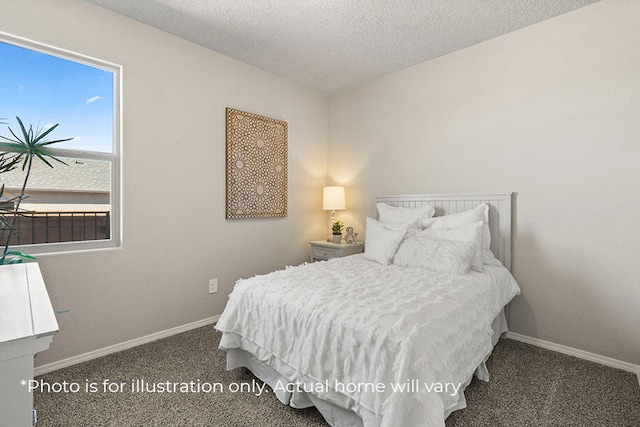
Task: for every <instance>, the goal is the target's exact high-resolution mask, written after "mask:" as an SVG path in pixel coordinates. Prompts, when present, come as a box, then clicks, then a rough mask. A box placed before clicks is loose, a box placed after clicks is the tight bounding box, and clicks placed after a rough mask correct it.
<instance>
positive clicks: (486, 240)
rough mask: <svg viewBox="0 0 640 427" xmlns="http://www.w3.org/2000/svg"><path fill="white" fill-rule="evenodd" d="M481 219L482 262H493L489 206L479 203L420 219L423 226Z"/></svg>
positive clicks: (450, 226) (461, 224)
mask: <svg viewBox="0 0 640 427" xmlns="http://www.w3.org/2000/svg"><path fill="white" fill-rule="evenodd" d="M478 221H482V223H483V225H482V227H483V234H482V262H483V263H484V264H495V263H496V262H497V260H496V258H495V257H494V256H493V252H491V249H490V246H491V231H490V230H489V206H488V205H487V204H486V203H481V204H479V205H478V206H476V207H475V208H473V209H470V210H468V211H464V212H459V213H455V214H451V215H445V216H439V217H435V218H426V219H423V220H422V227H423V228H455V227H462V226H465V225H470V224H473V223H475V222H478Z"/></svg>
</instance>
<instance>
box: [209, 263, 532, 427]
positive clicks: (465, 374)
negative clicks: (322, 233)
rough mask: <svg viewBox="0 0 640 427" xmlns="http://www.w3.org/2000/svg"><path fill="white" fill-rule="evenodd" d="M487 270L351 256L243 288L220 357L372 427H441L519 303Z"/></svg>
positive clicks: (228, 313)
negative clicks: (495, 324) (505, 314)
mask: <svg viewBox="0 0 640 427" xmlns="http://www.w3.org/2000/svg"><path fill="white" fill-rule="evenodd" d="M486 269H487V272H486V273H478V272H470V273H468V274H466V275H447V274H441V273H435V272H430V271H428V270H424V269H419V268H406V267H398V266H395V265H389V266H382V265H380V264H377V263H374V262H371V261H367V260H365V259H364V258H363V257H362V255H354V256H350V257H345V258H336V259H332V260H330V261H325V262H318V263H313V264H305V265H301V266H296V267H288V268H286V269H285V270H281V271H277V272H274V273H270V274H266V275H262V276H256V277H253V278H250V279H246V280H240V281H238V282H237V283H236V286H235V288H234V290H233V292H232V293H231V295H230V297H229V302H228V304H227V307H226V308H225V310H224V313H223V314H222V317H221V318H220V320H219V321H218V323H217V326H216V328H217V329H218V330H220V331H222V332H223V333H225V334H223V340H222V342H221V345H220V346H221V348H223V349H230V348H240V349H242V350H245V351H248V352H250V353H252V354H253V355H255V356H256V357H257V358H258V359H259V360H261V361H263V362H265V363H266V364H268V365H269V366H271V367H272V368H273V369H275V370H276V371H278V372H280V373H281V374H282V375H283V376H284V377H286V378H287V379H288V380H289V381H290V382H291V383H292V384H296V383H299V384H300V385H298V387H300V388H303V387H304V391H306V392H310V393H311V394H313V395H315V396H317V397H319V398H321V399H324V400H327V401H329V402H331V403H334V404H337V405H338V406H341V407H344V408H348V409H351V410H353V411H354V412H355V413H357V414H358V415H359V416H360V417H362V418H363V420H364V422H365V426H368V425H380V426H400V425H401V426H443V425H444V415H443V414H444V413H445V411H447V410H448V409H451V408H453V407H454V406H455V405H456V403H457V402H458V396H457V395H455V390H454V388H453V387H454V386H459V384H461V383H464V382H465V381H466V380H467V379H468V378H469V377H470V376H471V375H472V373H473V372H474V370H475V368H476V367H477V366H479V365H480V364H481V363H482V362H483V361H484V359H485V357H486V356H487V355H488V354H489V353H490V352H491V350H492V346H491V335H492V330H491V327H490V326H491V321H492V320H493V319H494V317H496V315H497V314H498V313H499V311H500V310H501V309H502V307H503V306H504V305H506V304H507V303H508V302H509V301H510V300H511V299H512V298H513V297H514V296H515V295H517V294H519V292H520V290H519V288H518V286H517V284H516V282H515V280H514V279H513V277H512V276H511V274H510V273H509V272H508V271H507V270H506V269H505V268H504V267H501V266H486ZM438 384H441V385H442V386H445V385H446V384H452V385H451V386H449V388H448V389H447V390H444V389H443V390H437V389H438ZM341 385H342V386H341ZM403 385H404V391H399V390H398V388H400V387H402V386H403ZM416 386H417V387H416ZM429 387H435V389H436V390H434V389H432V390H431V391H428V390H427V389H428V388H429ZM373 388H375V390H373ZM394 389H396V390H395V391H394ZM371 414H373V419H371V418H372V417H371Z"/></svg>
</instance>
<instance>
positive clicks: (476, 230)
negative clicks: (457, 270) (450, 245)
mask: <svg viewBox="0 0 640 427" xmlns="http://www.w3.org/2000/svg"><path fill="white" fill-rule="evenodd" d="M482 233H483V222H482V221H477V222H474V223H473V224H469V225H464V226H462V227H456V228H427V229H426V230H423V231H421V232H419V233H418V234H417V236H418V237H422V236H425V237H429V238H431V239H440V240H452V241H455V242H463V243H469V244H470V245H472V246H473V257H472V259H471V268H473V269H474V270H477V271H482V272H484V265H483V264H484V263H483V259H482Z"/></svg>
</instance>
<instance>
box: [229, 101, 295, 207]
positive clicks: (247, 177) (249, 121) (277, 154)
mask: <svg viewBox="0 0 640 427" xmlns="http://www.w3.org/2000/svg"><path fill="white" fill-rule="evenodd" d="M226 123H227V154H226V156H227V162H226V163H227V165H226V168H227V213H226V217H227V219H243V218H273V217H286V216H287V122H283V121H281V120H276V119H271V118H269V117H264V116H259V115H257V114H252V113H247V112H244V111H240V110H235V109H233V108H227V110H226Z"/></svg>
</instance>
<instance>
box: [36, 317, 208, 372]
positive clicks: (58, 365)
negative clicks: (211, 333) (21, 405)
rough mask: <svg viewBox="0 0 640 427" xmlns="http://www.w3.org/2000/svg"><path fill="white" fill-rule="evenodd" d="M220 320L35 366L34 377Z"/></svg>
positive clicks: (155, 334)
mask: <svg viewBox="0 0 640 427" xmlns="http://www.w3.org/2000/svg"><path fill="white" fill-rule="evenodd" d="M219 319H220V315H217V316H213V317H209V318H206V319H202V320H198V321H196V322H192V323H187V324H186V325H181V326H176V327H175V328H171V329H166V330H164V331H160V332H155V333H153V334H150V335H145V336H143V337H140V338H134V339H132V340H129V341H125V342H122V343H119V344H114V345H110V346H109V347H104V348H100V349H98V350H93V351H90V352H88V353H83V354H79V355H77V356H73V357H69V358H68V359H63V360H59V361H57V362H53V363H48V364H46V365H41V366H36V367H35V369H34V375H36V376H37V375H42V374H46V373H47V372H52V371H56V370H58V369H62V368H66V367H68V366H72V365H75V364H78V363H82V362H86V361H88V360H92V359H96V358H98V357H102V356H106V355H108V354H111V353H116V352H118V351H122V350H127V349H129V348H133V347H137V346H139V345H142V344H147V343H150V342H152V341H157V340H159V339H162V338H166V337H170V336H171V335H176V334H179V333H182V332H187V331H190V330H192V329H196V328H200V327H202V326H207V325H211V324H213V323H216V322H217V321H218V320H219Z"/></svg>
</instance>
